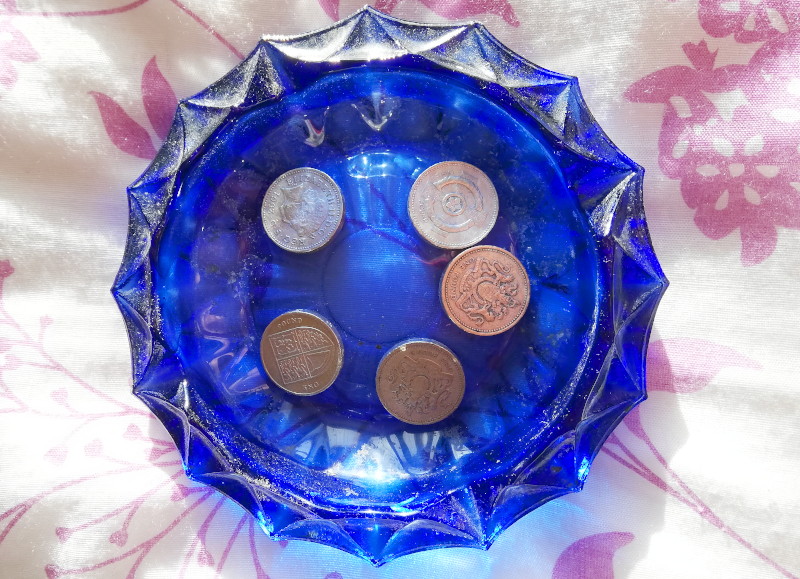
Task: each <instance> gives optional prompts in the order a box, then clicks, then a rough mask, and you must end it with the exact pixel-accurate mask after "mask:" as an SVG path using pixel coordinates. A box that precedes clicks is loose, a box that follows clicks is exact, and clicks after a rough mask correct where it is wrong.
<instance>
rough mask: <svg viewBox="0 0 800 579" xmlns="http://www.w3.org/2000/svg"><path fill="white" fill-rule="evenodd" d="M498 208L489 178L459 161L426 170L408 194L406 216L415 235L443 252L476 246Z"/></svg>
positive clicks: (486, 231) (444, 163)
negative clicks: (411, 224)
mask: <svg viewBox="0 0 800 579" xmlns="http://www.w3.org/2000/svg"><path fill="white" fill-rule="evenodd" d="M498 209H499V207H498V200H497V191H496V190H495V188H494V185H493V184H492V182H491V180H490V179H489V177H487V176H486V173H484V172H483V171H481V170H480V169H478V168H477V167H475V166H474V165H470V164H469V163H464V162H462V161H445V162H443V163H436V164H435V165H432V166H430V167H428V168H427V169H425V170H424V171H423V172H422V173H421V174H420V176H419V177H417V180H416V181H414V185H413V186H412V187H411V192H410V193H409V195H408V214H409V216H410V217H411V222H412V223H413V224H414V227H415V228H416V230H417V232H419V234H420V235H421V236H422V237H424V238H425V240H426V241H428V242H429V243H431V244H433V245H435V246H436V247H441V248H442V249H464V248H466V247H470V246H471V245H475V244H477V243H479V242H480V241H481V240H482V239H483V238H484V237H486V235H487V234H488V233H489V231H491V229H492V227H494V224H495V221H497V213H498Z"/></svg>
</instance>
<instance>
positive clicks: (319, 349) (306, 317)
mask: <svg viewBox="0 0 800 579" xmlns="http://www.w3.org/2000/svg"><path fill="white" fill-rule="evenodd" d="M343 352H344V350H343V348H342V341H341V339H340V338H339V334H338V333H337V332H336V330H335V329H334V328H333V326H331V325H330V324H329V323H328V322H327V321H325V320H324V319H323V318H321V317H320V316H318V315H317V314H314V313H311V312H307V311H305V310H294V311H291V312H286V313H285V314H281V315H280V316H278V317H277V318H275V319H274V320H272V321H271V322H270V323H269V325H268V326H267V329H266V330H264V334H263V336H262V337H261V362H262V363H263V364H264V369H265V370H266V371H267V374H268V375H269V377H270V379H271V380H272V381H273V382H274V383H275V384H277V385H278V386H280V387H281V388H283V389H284V390H286V391H287V392H291V393H292V394H299V395H300V396H311V395H312V394H319V393H320V392H322V391H323V390H325V389H326V388H328V387H329V386H330V385H331V384H333V381H334V380H336V377H337V376H338V375H339V370H341V369H342V362H343V360H344V355H343Z"/></svg>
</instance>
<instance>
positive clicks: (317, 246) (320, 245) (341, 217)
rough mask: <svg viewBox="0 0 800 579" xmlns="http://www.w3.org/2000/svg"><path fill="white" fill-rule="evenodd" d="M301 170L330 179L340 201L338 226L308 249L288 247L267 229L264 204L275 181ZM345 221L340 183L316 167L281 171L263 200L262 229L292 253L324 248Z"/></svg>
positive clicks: (310, 251) (277, 243)
mask: <svg viewBox="0 0 800 579" xmlns="http://www.w3.org/2000/svg"><path fill="white" fill-rule="evenodd" d="M301 171H302V172H308V171H310V172H312V173H317V174H318V175H320V176H321V177H322V178H323V179H326V180H327V181H329V182H330V183H331V184H332V185H333V188H334V191H335V192H336V200H337V201H338V203H337V207H338V209H339V222H338V223H337V224H336V227H335V228H334V229H333V231H332V232H331V234H330V235H329V236H327V237H325V238H322V239H321V240H320V241H319V242H318V243H317V244H315V245H313V246H311V247H309V248H307V249H297V248H294V247H287V246H286V245H284V244H282V243H281V242H280V241H278V240H277V239H275V238H274V237H273V236H272V234H271V233H270V232H269V229H267V224H266V222H265V220H264V206H265V205H266V203H267V199H268V198H269V190H270V189H272V186H273V185H275V183H277V182H278V180H279V179H281V178H283V177H285V176H287V175H289V174H291V173H297V172H301ZM343 223H344V196H343V195H342V189H341V187H339V184H338V183H336V181H334V180H333V177H331V176H330V175H328V174H327V173H326V172H325V171H321V170H319V169H315V168H314V167H297V168H295V169H289V170H288V171H284V172H283V173H281V174H280V175H278V176H277V177H275V179H273V181H272V183H270V184H269V187H267V190H266V191H265V192H264V197H263V199H262V200H261V227H262V229H264V232H265V233H266V234H267V237H269V238H270V240H271V241H272V243H274V244H275V245H277V246H278V247H280V248H281V249H283V250H284V251H289V252H291V253H313V252H315V251H317V250H318V249H322V248H323V247H325V246H326V245H327V244H328V243H330V241H331V240H332V239H333V238H334V237H336V234H337V233H339V231H340V230H341V228H342V224H343Z"/></svg>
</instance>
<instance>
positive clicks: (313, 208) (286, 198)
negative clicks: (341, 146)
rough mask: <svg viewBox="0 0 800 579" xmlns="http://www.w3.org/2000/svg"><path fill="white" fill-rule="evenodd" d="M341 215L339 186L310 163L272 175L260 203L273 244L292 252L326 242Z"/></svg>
mask: <svg viewBox="0 0 800 579" xmlns="http://www.w3.org/2000/svg"><path fill="white" fill-rule="evenodd" d="M343 218H344V200H343V199H342V192H341V190H340V189H339V186H338V185H337V184H336V182H335V181H334V180H333V179H331V178H330V176H329V175H327V174H326V173H323V172H322V171H319V170H318V169H312V168H310V167H300V168H299V169H292V170H291V171H287V172H286V173H284V174H283V175H281V176H280V177H278V178H277V179H275V181H273V182H272V184H271V185H270V186H269V188H268V189H267V192H266V194H265V195H264V201H263V203H262V204H261V221H262V223H263V225H264V231H266V232H267V235H269V238H270V239H271V240H272V241H273V242H274V243H275V245H277V246H278V247H280V248H281V249H285V250H286V251H292V252H294V253H310V252H312V251H316V250H317V249H320V248H321V247H323V246H325V245H326V244H327V243H328V242H329V241H330V240H331V239H333V236H334V235H336V233H337V232H338V231H339V228H340V227H341V226H342V221H343Z"/></svg>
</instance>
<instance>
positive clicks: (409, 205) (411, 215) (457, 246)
mask: <svg viewBox="0 0 800 579" xmlns="http://www.w3.org/2000/svg"><path fill="white" fill-rule="evenodd" d="M452 163H456V164H459V165H469V166H470V167H472V168H473V169H475V170H476V171H478V173H480V174H481V175H483V176H484V177H486V181H487V182H488V183H489V186H490V187H491V192H492V193H493V195H494V200H495V203H494V212H493V213H494V215H492V218H491V221H490V226H489V228H488V229H487V230H486V232H485V233H484V234H483V235H481V236H480V237H479V238H478V239H476V240H475V241H473V242H471V243H467V244H466V245H464V244H463V243H458V244H448V243H445V242H438V240H434V239H431V238H430V237H428V236H427V235H426V234H425V233H424V232H423V231H422V230H421V229H420V228H419V226H418V225H417V222H416V220H415V219H414V213H413V211H412V200H413V199H414V192H415V190H416V189H417V184H418V183H419V182H420V179H422V177H423V176H424V175H425V173H428V172H429V171H430V172H433V170H434V169H435V168H436V167H438V166H439V165H449V164H452ZM406 209H407V211H408V217H409V219H410V220H411V225H413V226H414V229H416V231H417V233H419V235H420V237H422V238H423V239H424V240H425V241H427V242H428V243H430V244H431V245H433V246H435V247H438V248H439V249H466V248H468V247H471V246H473V245H475V244H476V243H480V242H481V241H483V240H484V239H485V238H486V236H487V235H489V233H490V232H491V231H492V229H494V226H495V225H496V224H497V217H498V216H499V215H500V198H499V197H498V195H497V188H496V187H495V186H494V183H492V180H491V179H490V178H489V176H488V175H487V174H486V173H485V172H484V171H483V170H482V169H481V168H480V167H477V166H475V165H473V164H472V163H467V162H466V161H454V160H453V161H439V162H438V163H434V164H433V165H431V166H430V167H428V168H427V169H425V170H424V171H423V172H422V173H420V174H419V175H418V176H417V178H416V179H414V184H413V185H411V190H410V191H409V192H408V202H407V203H406Z"/></svg>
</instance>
